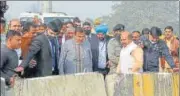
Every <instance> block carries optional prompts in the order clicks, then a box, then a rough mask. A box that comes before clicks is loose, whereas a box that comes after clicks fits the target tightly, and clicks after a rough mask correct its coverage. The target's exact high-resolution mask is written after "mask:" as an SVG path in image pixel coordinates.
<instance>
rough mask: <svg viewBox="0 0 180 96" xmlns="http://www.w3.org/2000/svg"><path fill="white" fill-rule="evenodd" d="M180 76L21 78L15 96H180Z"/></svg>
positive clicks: (152, 74)
mask: <svg viewBox="0 0 180 96" xmlns="http://www.w3.org/2000/svg"><path fill="white" fill-rule="evenodd" d="M179 78H180V74H170V73H143V74H120V75H117V74H112V75H107V76H106V79H105V81H104V78H103V76H102V75H101V74H98V73H85V74H75V75H65V76H49V77H41V78H32V79H19V80H17V81H16V83H15V87H14V88H13V91H14V95H13V96H179V95H180V94H179V87H180V86H179Z"/></svg>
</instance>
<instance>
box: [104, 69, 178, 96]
mask: <svg viewBox="0 0 180 96" xmlns="http://www.w3.org/2000/svg"><path fill="white" fill-rule="evenodd" d="M179 78H180V74H178V73H177V74H175V73H174V74H170V73H143V74H138V73H137V74H119V75H117V74H112V75H108V76H107V77H106V80H105V83H106V91H107V95H108V96H179V95H180V94H179V90H180V89H179V87H180V86H179Z"/></svg>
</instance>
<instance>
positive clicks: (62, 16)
mask: <svg viewBox="0 0 180 96" xmlns="http://www.w3.org/2000/svg"><path fill="white" fill-rule="evenodd" d="M34 16H38V18H39V19H40V20H41V21H42V23H45V24H47V23H48V22H50V21H52V20H54V19H59V20H61V21H62V22H67V21H72V20H73V19H74V16H68V15H67V14H66V13H63V12H51V13H31V12H25V13H21V14H20V17H19V19H20V21H21V22H23V21H32V20H33V17H34Z"/></svg>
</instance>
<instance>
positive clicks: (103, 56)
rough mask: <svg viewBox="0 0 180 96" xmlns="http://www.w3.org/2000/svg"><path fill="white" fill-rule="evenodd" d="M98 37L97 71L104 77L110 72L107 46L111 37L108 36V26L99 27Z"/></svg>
mask: <svg viewBox="0 0 180 96" xmlns="http://www.w3.org/2000/svg"><path fill="white" fill-rule="evenodd" d="M95 31H96V35H97V37H98V42H99V44H98V53H97V57H96V58H97V64H96V71H98V72H100V73H102V74H103V75H106V74H107V73H108V72H109V69H108V68H107V61H108V55H107V44H108V42H109V40H110V37H109V36H108V35H106V33H107V32H108V26H107V25H104V24H102V25H98V26H97V27H96V28H95Z"/></svg>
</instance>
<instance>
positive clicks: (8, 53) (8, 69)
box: [0, 45, 18, 84]
mask: <svg viewBox="0 0 180 96" xmlns="http://www.w3.org/2000/svg"><path fill="white" fill-rule="evenodd" d="M0 61H1V64H0V71H1V77H3V78H5V80H6V83H7V84H10V82H9V80H10V77H12V76H13V75H15V74H16V73H15V71H14V69H15V68H16V67H17V66H18V55H17V53H16V51H15V50H11V49H9V48H7V46H6V45H1V60H0Z"/></svg>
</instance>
